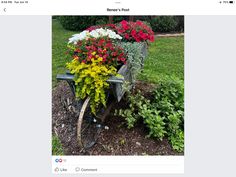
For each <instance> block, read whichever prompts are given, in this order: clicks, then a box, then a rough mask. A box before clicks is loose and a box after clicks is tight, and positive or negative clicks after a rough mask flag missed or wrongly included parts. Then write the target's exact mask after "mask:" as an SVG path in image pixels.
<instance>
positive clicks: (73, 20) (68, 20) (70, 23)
mask: <svg viewBox="0 0 236 177" xmlns="http://www.w3.org/2000/svg"><path fill="white" fill-rule="evenodd" d="M58 19H59V21H60V23H61V25H62V26H63V28H64V29H67V30H71V31H82V30H85V29H87V28H88V27H90V26H94V25H101V24H106V23H107V22H108V17H107V16H59V17H58Z"/></svg>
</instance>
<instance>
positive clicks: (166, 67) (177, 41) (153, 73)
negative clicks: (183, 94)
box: [139, 37, 184, 83]
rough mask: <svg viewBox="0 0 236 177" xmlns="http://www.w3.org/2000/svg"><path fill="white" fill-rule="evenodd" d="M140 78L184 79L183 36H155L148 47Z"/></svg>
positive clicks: (151, 80) (149, 80)
mask: <svg viewBox="0 0 236 177" xmlns="http://www.w3.org/2000/svg"><path fill="white" fill-rule="evenodd" d="M139 79H140V80H144V81H148V82H152V83H158V82H159V81H166V80H176V79H179V80H184V37H167V38H164V37H162V38H157V39H156V40H155V42H154V43H151V46H150V47H149V52H148V57H147V58H146V60H145V64H144V70H143V72H142V73H141V74H140V76H139Z"/></svg>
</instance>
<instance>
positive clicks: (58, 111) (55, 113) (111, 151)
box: [52, 82, 183, 155]
mask: <svg viewBox="0 0 236 177" xmlns="http://www.w3.org/2000/svg"><path fill="white" fill-rule="evenodd" d="M136 88H137V89H139V90H141V91H142V93H143V94H144V95H145V96H146V97H149V96H150V91H151V90H152V89H153V88H155V85H152V84H148V83H146V82H137V84H136ZM62 94H67V95H68V96H69V97H70V96H72V95H70V91H69V86H68V85H67V84H66V83H65V82H60V83H58V84H57V86H56V87H55V88H54V89H53V92H52V131H53V132H52V133H53V134H56V135H57V136H58V137H59V139H60V141H61V143H62V147H63V150H64V154H65V155H183V153H178V152H176V151H174V150H173V149H172V147H171V145H170V144H169V142H168V140H167V139H166V138H164V139H163V141H159V140H156V139H152V138H147V137H146V135H147V134H148V133H147V130H146V128H145V127H144V125H143V124H142V123H140V124H139V123H138V124H137V126H135V127H134V128H133V129H127V126H126V125H125V120H124V119H123V118H121V117H116V116H114V115H113V112H114V111H112V112H111V113H110V115H109V116H108V117H107V119H106V121H105V124H106V125H107V126H108V127H109V129H108V130H104V131H103V132H102V133H101V134H100V136H99V139H98V142H97V144H96V145H94V146H93V147H92V148H91V149H89V150H87V151H82V150H81V149H80V147H79V146H78V142H77V137H76V123H77V119H76V117H75V115H74V114H73V113H70V112H68V111H66V109H64V108H63V105H62V104H61V101H60V95H62ZM124 107H126V101H125V100H121V101H120V103H119V104H117V105H115V106H114V108H116V109H117V108H124Z"/></svg>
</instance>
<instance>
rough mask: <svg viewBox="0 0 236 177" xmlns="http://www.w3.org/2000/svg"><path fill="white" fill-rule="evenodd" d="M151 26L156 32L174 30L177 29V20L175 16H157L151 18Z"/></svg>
mask: <svg viewBox="0 0 236 177" xmlns="http://www.w3.org/2000/svg"><path fill="white" fill-rule="evenodd" d="M151 26H152V30H153V31H155V32H173V31H175V30H176V27H177V21H176V20H175V18H174V16H157V17H154V18H153V19H152V20H151Z"/></svg>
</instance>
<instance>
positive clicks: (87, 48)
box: [66, 28, 126, 115]
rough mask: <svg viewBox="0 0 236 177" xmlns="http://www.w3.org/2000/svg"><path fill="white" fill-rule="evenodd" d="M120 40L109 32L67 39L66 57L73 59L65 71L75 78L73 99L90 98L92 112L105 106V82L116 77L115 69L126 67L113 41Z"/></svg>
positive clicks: (121, 52) (85, 33) (120, 49)
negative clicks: (123, 65) (68, 55)
mask: <svg viewBox="0 0 236 177" xmlns="http://www.w3.org/2000/svg"><path fill="white" fill-rule="evenodd" d="M114 39H116V40H119V39H122V37H121V36H120V35H118V34H116V33H115V32H113V31H112V30H109V29H102V28H100V29H95V30H92V31H90V32H89V31H87V30H86V31H83V32H81V33H79V34H76V35H73V37H72V38H70V39H69V44H68V49H69V54H70V56H71V57H72V58H73V59H72V61H71V62H68V63H67V65H66V66H67V69H69V70H70V72H71V73H72V74H74V81H75V86H76V97H77V98H80V99H84V98H85V97H87V96H89V97H90V108H91V112H92V113H93V114H95V115H96V108H97V107H98V106H99V105H103V106H106V90H107V89H108V88H109V84H108V83H107V82H106V80H107V79H108V78H109V77H110V76H111V75H118V74H117V67H118V66H119V65H122V64H125V63H126V56H125V53H124V50H123V48H122V47H120V46H119V45H117V42H116V41H115V40H114Z"/></svg>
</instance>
